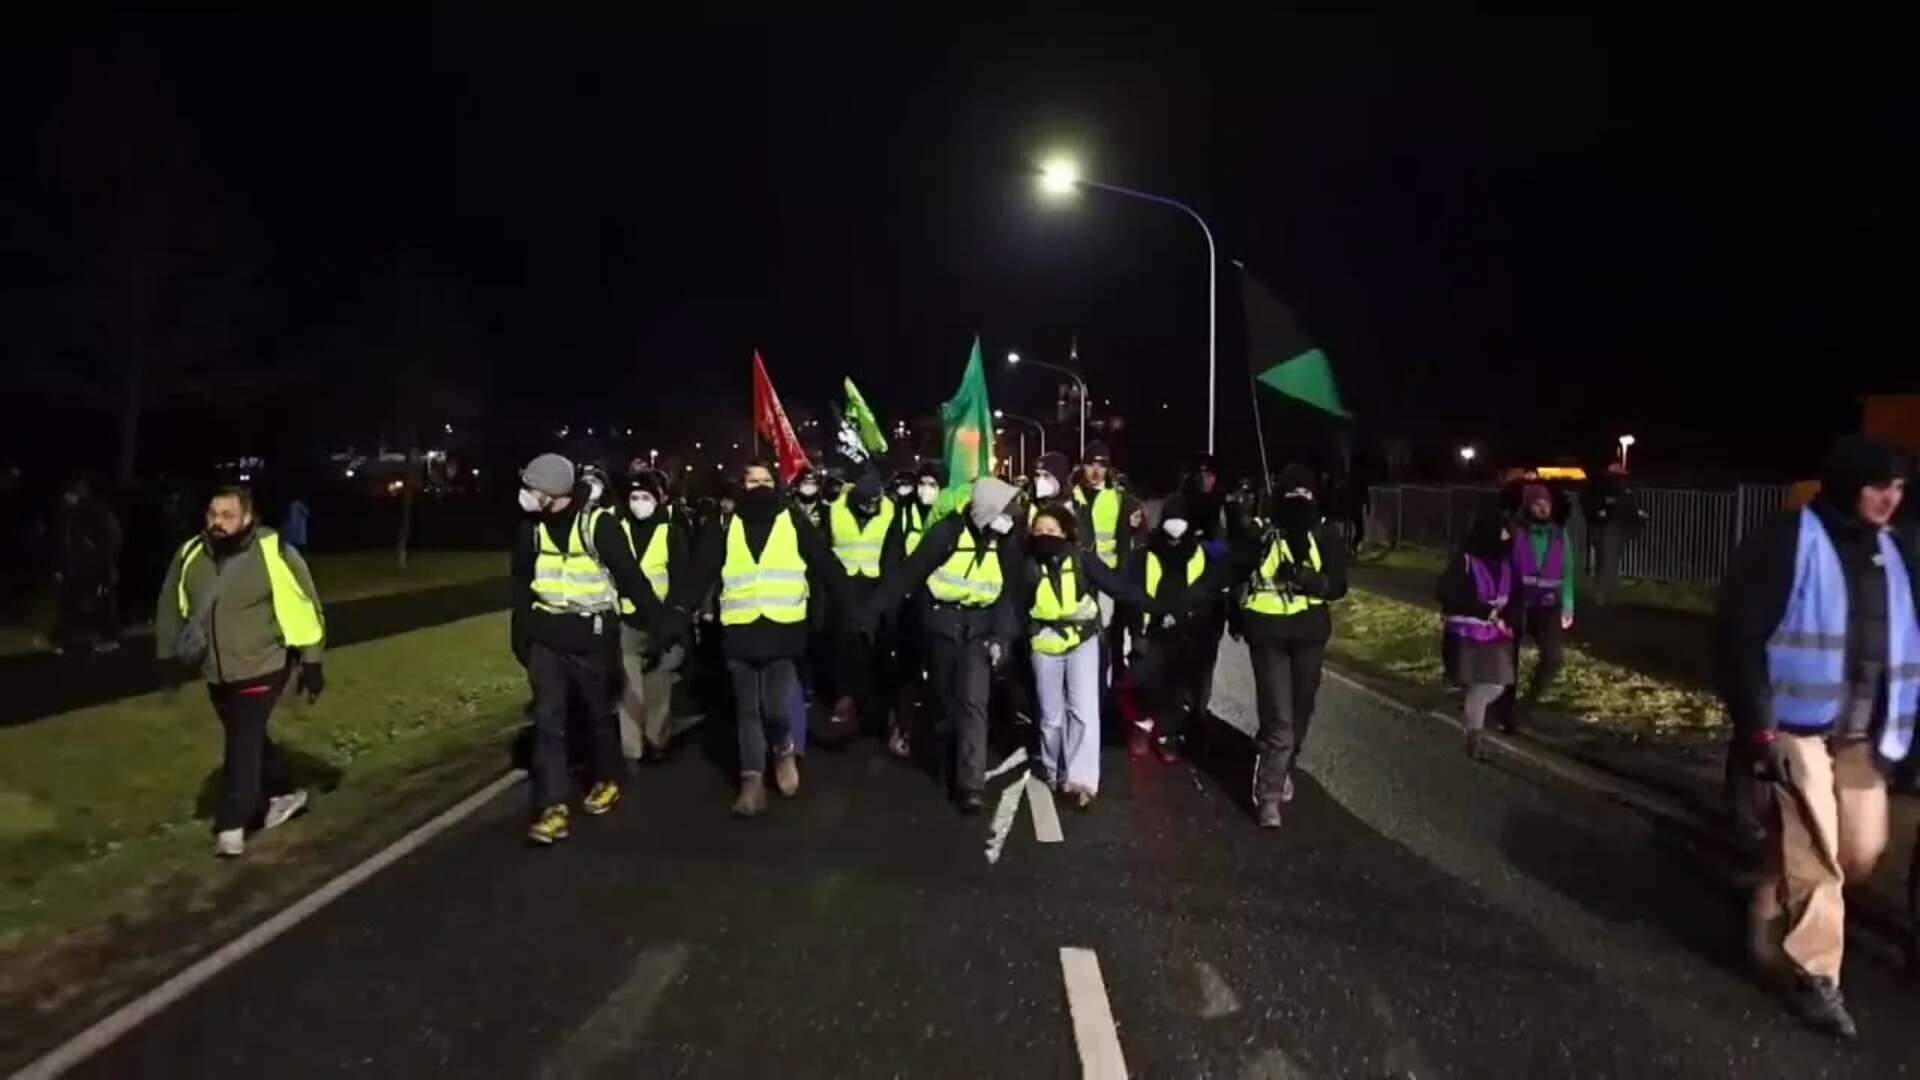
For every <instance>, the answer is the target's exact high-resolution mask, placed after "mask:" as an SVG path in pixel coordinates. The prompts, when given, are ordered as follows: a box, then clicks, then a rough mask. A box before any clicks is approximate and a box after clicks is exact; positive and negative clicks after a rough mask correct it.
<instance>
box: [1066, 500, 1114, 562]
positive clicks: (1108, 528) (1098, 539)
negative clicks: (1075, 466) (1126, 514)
mask: <svg viewBox="0 0 1920 1080" xmlns="http://www.w3.org/2000/svg"><path fill="white" fill-rule="evenodd" d="M1073 501H1074V502H1077V503H1079V504H1080V505H1081V506H1085V505H1087V493H1086V492H1085V491H1084V490H1082V489H1081V488H1078V487H1076V488H1074V489H1073ZM1089 517H1090V518H1091V519H1092V521H1093V551H1094V554H1096V555H1098V556H1100V561H1101V562H1103V563H1106V564H1107V569H1109V570H1111V569H1113V568H1114V567H1117V566H1119V565H1120V492H1119V490H1118V489H1116V488H1110V487H1108V488H1101V489H1100V490H1099V491H1098V492H1096V493H1095V494H1094V496H1093V513H1092V514H1090V515H1089Z"/></svg>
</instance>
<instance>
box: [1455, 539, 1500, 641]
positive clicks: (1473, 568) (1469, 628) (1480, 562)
mask: <svg viewBox="0 0 1920 1080" xmlns="http://www.w3.org/2000/svg"><path fill="white" fill-rule="evenodd" d="M1466 560H1467V569H1468V570H1469V571H1470V572H1471V573H1472V574H1473V595H1474V598H1475V599H1476V600H1478V601H1479V602H1480V603H1482V604H1485V605H1486V606H1488V607H1505V606H1506V603H1507V596H1508V594H1509V593H1510V592H1512V590H1513V564H1512V563H1511V562H1508V561H1505V560H1502V561H1501V563H1500V578H1499V580H1498V581H1495V580H1494V577H1493V571H1492V570H1490V569H1488V567H1487V564H1486V561H1485V560H1484V559H1477V558H1475V557H1473V556H1472V555H1468V556H1466ZM1445 621H1446V630H1447V633H1449V634H1453V635H1455V636H1457V637H1463V638H1466V639H1468V640H1469V641H1507V640H1510V639H1511V638H1512V637H1513V628H1512V627H1510V626H1508V625H1507V624H1506V623H1504V622H1495V621H1493V620H1492V619H1477V618H1474V617H1473V616H1471V615H1448V616H1447V617H1446V620H1445Z"/></svg>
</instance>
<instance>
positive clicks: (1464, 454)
mask: <svg viewBox="0 0 1920 1080" xmlns="http://www.w3.org/2000/svg"><path fill="white" fill-rule="evenodd" d="M1479 456H1480V451H1478V450H1475V449H1474V448H1473V447H1471V446H1463V447H1461V448H1460V460H1461V461H1463V462H1465V463H1466V464H1468V465H1471V464H1473V459H1474V458H1477V457H1479Z"/></svg>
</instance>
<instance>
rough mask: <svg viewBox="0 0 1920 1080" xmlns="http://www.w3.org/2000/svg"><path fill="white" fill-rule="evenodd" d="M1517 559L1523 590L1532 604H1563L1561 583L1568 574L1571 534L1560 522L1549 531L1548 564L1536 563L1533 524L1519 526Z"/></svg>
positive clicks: (1546, 605) (1514, 544) (1551, 605)
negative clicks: (1538, 564)
mask: <svg viewBox="0 0 1920 1080" xmlns="http://www.w3.org/2000/svg"><path fill="white" fill-rule="evenodd" d="M1513 561H1514V564H1515V565H1517V566H1519V567H1520V589H1521V594H1522V595H1523V596H1525V597H1526V601H1527V603H1528V605H1530V606H1538V607H1559V606H1560V583H1561V582H1562V581H1564V580H1565V578H1566V563H1567V534H1566V532H1565V531H1564V530H1562V529H1560V528H1559V527H1558V526H1550V527H1549V529H1548V532H1547V558H1546V565H1544V566H1536V565H1534V556H1533V527H1532V526H1527V527H1525V528H1522V529H1519V530H1516V531H1515V533H1514V536H1513Z"/></svg>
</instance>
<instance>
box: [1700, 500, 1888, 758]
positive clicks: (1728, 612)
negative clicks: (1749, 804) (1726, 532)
mask: <svg viewBox="0 0 1920 1080" xmlns="http://www.w3.org/2000/svg"><path fill="white" fill-rule="evenodd" d="M1812 506H1813V512H1814V513H1815V514H1817V515H1819V517H1820V522H1821V524H1823V525H1825V526H1826V527H1827V535H1828V536H1829V537H1830V538H1831V539H1832V540H1833V547H1834V550H1835V552H1837V553H1838V554H1839V556H1840V567H1841V570H1842V572H1844V573H1845V574H1846V576H1847V582H1848V587H1849V591H1852V590H1853V589H1854V588H1855V587H1856V583H1857V582H1858V581H1859V580H1860V578H1861V577H1862V576H1863V570H1864V567H1865V564H1866V562H1867V560H1869V559H1871V558H1872V557H1873V554H1874V552H1875V551H1876V550H1877V549H1878V546H1879V541H1878V534H1877V532H1876V531H1875V530H1874V529H1872V528H1871V527H1869V526H1868V525H1866V524H1865V523H1864V522H1861V521H1859V520H1858V519H1856V518H1854V517H1852V516H1851V515H1847V514H1843V513H1841V512H1840V511H1837V510H1835V509H1833V508H1832V507H1831V506H1830V505H1828V504H1827V503H1825V502H1821V501H1819V500H1815V501H1814V503H1813V504H1812ZM1901 547H1902V555H1903V557H1905V559H1906V562H1907V576H1908V583H1909V585H1910V587H1912V588H1913V590H1914V605H1915V608H1916V610H1920V562H1916V560H1915V558H1914V553H1913V551H1912V549H1911V548H1908V547H1906V546H1905V545H1901ZM1799 550H1800V511H1798V510H1794V511H1790V512H1787V513H1782V514H1779V515H1776V516H1775V517H1773V518H1772V519H1770V520H1769V521H1767V523H1766V524H1765V525H1763V526H1761V527H1760V529H1759V530H1758V531H1756V532H1755V533H1753V534H1752V535H1751V536H1749V537H1747V539H1746V541H1745V542H1744V543H1742V544H1741V545H1740V550H1739V551H1736V552H1735V553H1734V556H1733V565H1732V566H1731V567H1729V568H1728V569H1727V575H1726V577H1725V578H1724V579H1722V581H1721V583H1720V601H1719V604H1718V605H1717V606H1716V607H1715V609H1714V624H1713V674H1714V683H1715V685H1716V687H1717V688H1718V689H1719V691H1720V696H1721V698H1722V700H1724V701H1725V702H1726V704H1727V715H1728V717H1729V718H1730V719H1732V721H1733V724H1734V727H1735V728H1737V729H1738V730H1740V731H1743V732H1752V731H1771V730H1773V728H1774V717H1773V692H1772V688H1771V685H1770V682H1769V680H1768V677H1767V640H1768V639H1769V638H1771V637H1772V636H1773V632H1774V630H1776V629H1777V628H1778V627H1779V626H1780V620H1781V619H1783V618H1785V617H1786V614H1787V601H1788V600H1789V598H1790V594H1791V593H1792V592H1793V569H1794V563H1795V560H1796V558H1797V556H1798V553H1799ZM1879 580H1883V579H1879ZM1859 606H1860V605H1858V604H1854V605H1851V609H1854V610H1857V609H1858V608H1859ZM1851 629H1852V628H1849V633H1850V634H1851Z"/></svg>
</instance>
